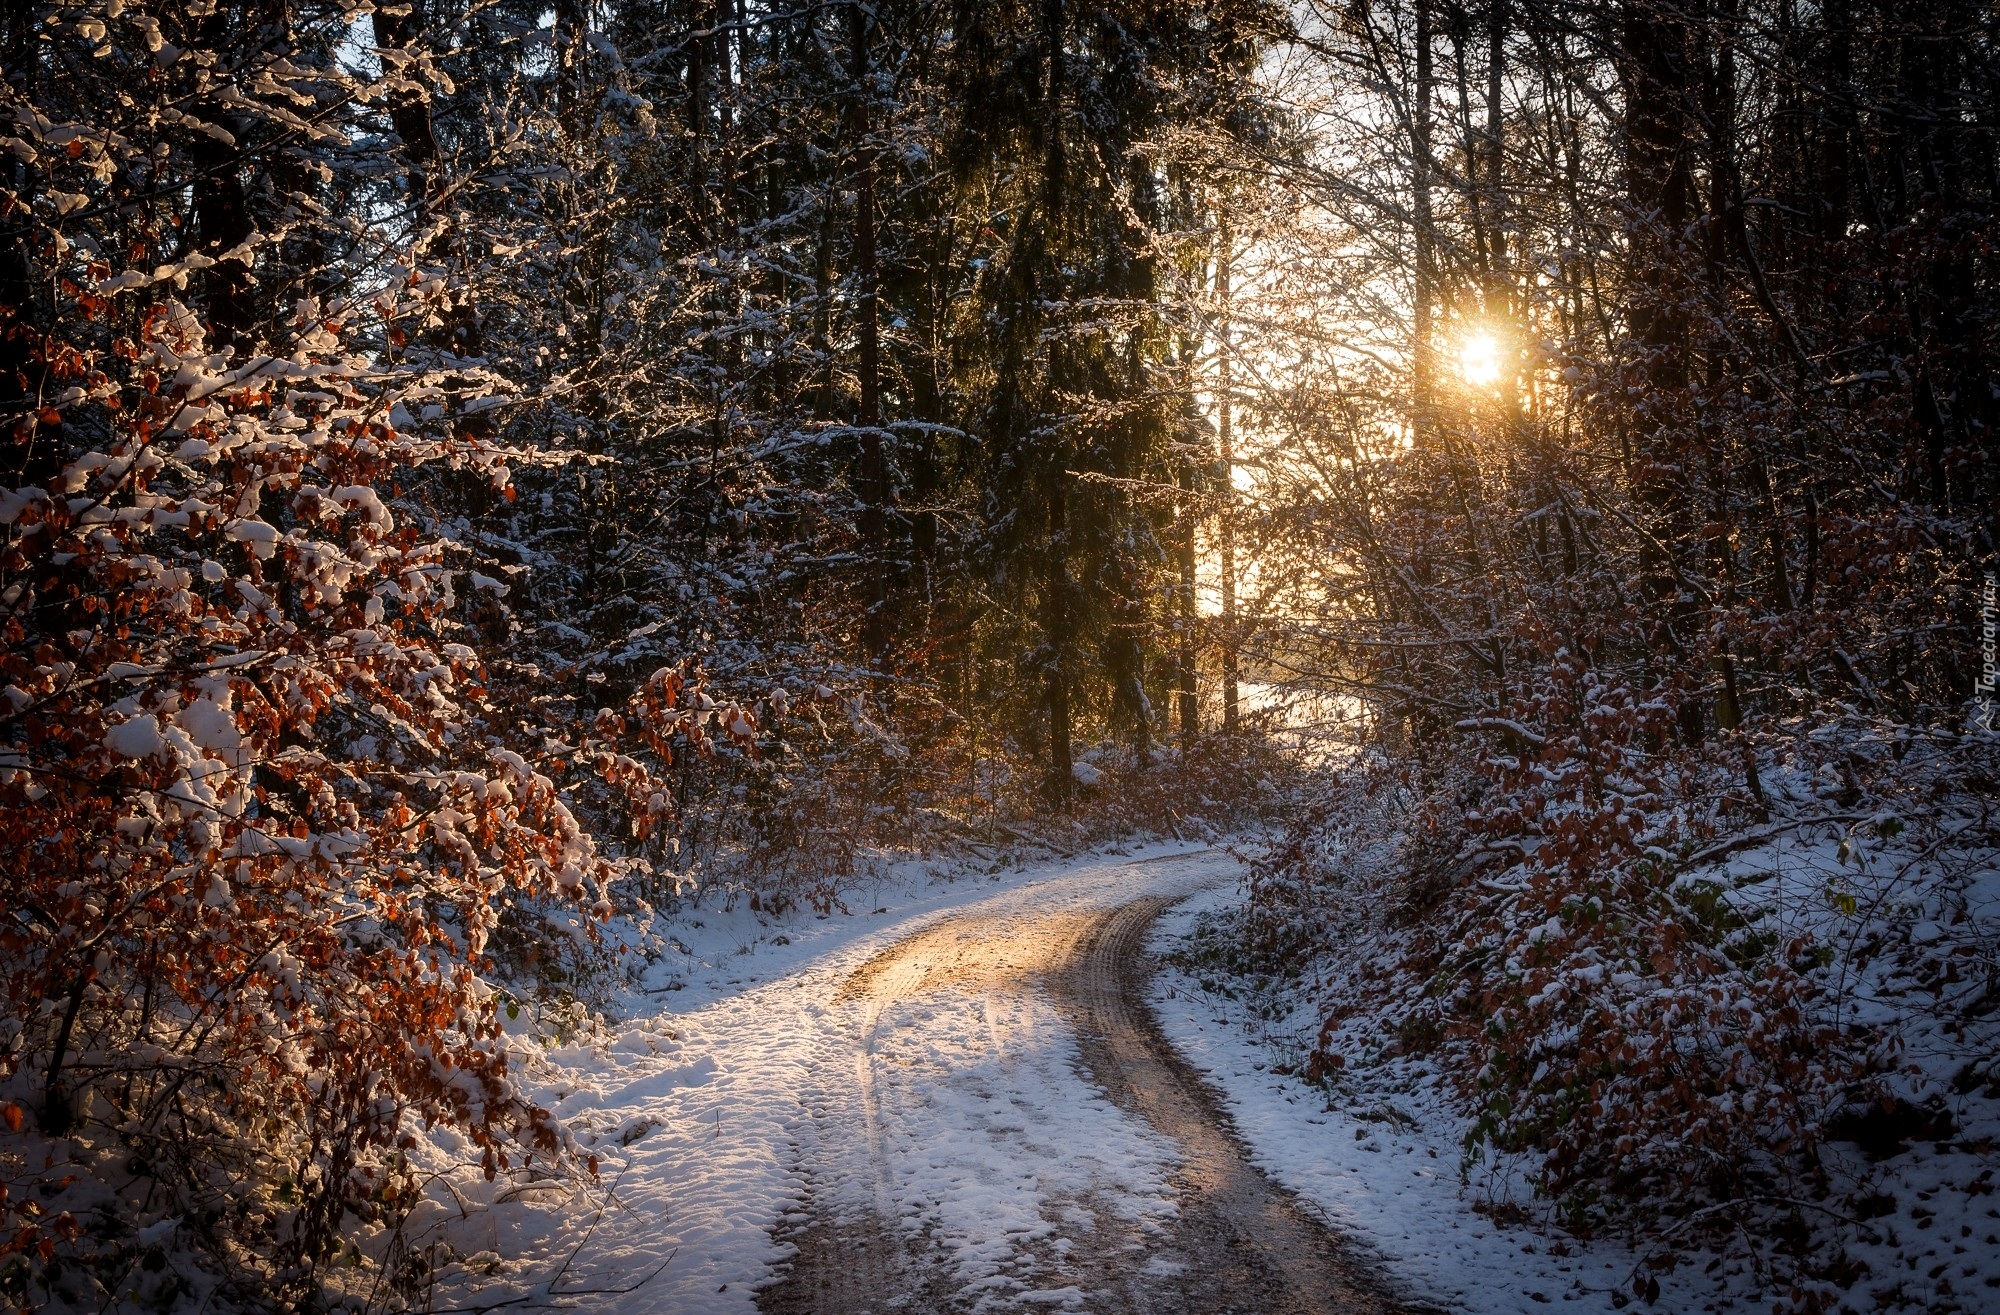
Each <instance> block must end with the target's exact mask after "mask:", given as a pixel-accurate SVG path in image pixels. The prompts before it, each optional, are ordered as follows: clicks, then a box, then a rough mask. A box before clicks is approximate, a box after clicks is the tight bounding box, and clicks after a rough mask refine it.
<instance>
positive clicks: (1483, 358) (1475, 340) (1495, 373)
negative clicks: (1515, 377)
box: [1458, 332, 1500, 388]
mask: <svg viewBox="0 0 2000 1315" xmlns="http://www.w3.org/2000/svg"><path fill="white" fill-rule="evenodd" d="M1458 373H1459V377H1460V378H1462V379H1464V380H1465V382H1467V383H1469V384H1471V385H1472V386H1473V387H1474V388H1490V387H1491V386H1492V385H1494V384H1496V383H1498V382H1500V343H1499V340H1498V339H1496V338H1495V337H1494V336H1493V335H1492V334H1490V333H1485V332H1475V333H1472V334H1469V335H1467V337H1466V339H1465V340H1464V341H1463V342H1461V343H1460V344H1459V347H1458Z"/></svg>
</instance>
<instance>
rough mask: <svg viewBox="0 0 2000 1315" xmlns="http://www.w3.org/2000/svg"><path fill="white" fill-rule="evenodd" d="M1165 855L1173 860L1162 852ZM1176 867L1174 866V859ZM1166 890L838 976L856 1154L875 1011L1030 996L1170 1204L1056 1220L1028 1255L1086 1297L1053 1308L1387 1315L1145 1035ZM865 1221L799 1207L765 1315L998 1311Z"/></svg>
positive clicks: (959, 923)
mask: <svg viewBox="0 0 2000 1315" xmlns="http://www.w3.org/2000/svg"><path fill="white" fill-rule="evenodd" d="M1176 857H1181V856H1176ZM1188 857H1192V856H1188ZM1187 893H1191V892H1184V893H1182V894H1180V895H1176V896H1149V897H1145V898H1141V899H1137V900H1134V901H1131V902H1130V903H1127V904H1124V905H1122V906H1119V907H1117V908H1114V909H1110V910H1107V911H1102V912H1097V913H1091V914H1075V913H1066V914H1051V915H1048V916H1045V917H1034V918H1001V917H967V918H954V919H947V920H945V921H944V922H941V923H938V924H935V925H933V926H932V927H929V928H927V929H925V930H923V931H920V932H918V933H916V934H914V935H912V936H910V937H908V938H906V939H904V940H903V941H900V942H898V943H897V944H895V945H893V946H891V947H890V948H889V949H887V950H885V951H883V952H882V953H881V954H879V955H877V956H875V958H873V959H871V960H869V961H868V962H867V963H865V964H863V965H862V966H861V967H860V968H858V969H857V970H855V972H854V973H853V975H852V976H851V977H850V978H849V979H848V981H847V982H846V983H845V985H844V986H843V987H842V988H841V991H840V994H839V996H838V997H837V1000H836V1003H846V1004H853V1005H858V1006H859V1017H860V1027H859V1036H858V1037H857V1040H858V1042H859V1045H858V1047H857V1059H856V1082H857V1085H858V1087H859V1091H860V1096H861V1106H862V1109H863V1111H864V1113H863V1118H864V1119H865V1120H867V1121H869V1123H870V1126H868V1127H867V1128H865V1129H863V1130H861V1131H863V1132H865V1133H866V1135H867V1136H868V1139H869V1146H870V1160H871V1163H872V1165H873V1167H874V1169H875V1170H876V1172H877V1173H878V1174H881V1175H882V1176H883V1179H884V1181H886V1167H885V1166H884V1163H883V1161H882V1158H881V1151H880V1129H879V1128H877V1127H875V1126H873V1120H875V1119H876V1118H877V1117H878V1115H877V1113H876V1110H875V1106H874V1097H873V1093H872V1078H871V1072H870V1065H871V1063H872V1056H873V1049H874V1043H875V1029H876V1026H877V1019H878V1018H879V1017H880V1015H881V1013H882V1011H883V1010H884V1009H885V1008H887V1007H888V1006H890V1005H892V1004H894V1003H896V1002H898V1001H902V1000H912V999H915V998H916V997H918V996H921V995H923V994H925V993H927V992H931V991H936V990H940V989H947V988H957V989H974V990H980V991H1037V990H1038V991H1041V992H1044V993H1046V995H1047V997H1048V998H1049V999H1050V1000H1052V1001H1053V1002H1054V1003H1055V1005H1056V1006H1057V1008H1058V1009H1059V1010H1060V1011H1061V1012H1062V1013H1063V1015H1064V1016H1065V1017H1066V1018H1067V1020H1068V1021H1069V1023H1070V1024H1071V1026H1072V1027H1073V1028H1074V1029H1075V1032H1076V1036H1077V1042H1078V1047H1079V1050H1080V1052H1081V1055H1082V1060H1083V1068H1084V1074H1085V1076H1087V1077H1088V1078H1089V1079H1090V1080H1091V1081H1092V1082H1094V1083H1095V1084H1096V1085H1097V1086H1098V1087H1099V1088H1101V1089H1102V1090H1103V1091H1104V1093H1105V1094H1106V1095H1108V1096H1109V1097H1110V1098H1111V1099H1112V1100H1113V1101H1114V1102H1115V1103H1116V1104H1117V1105H1118V1106H1120V1107H1121V1108H1123V1109H1124V1110H1126V1111H1127V1112H1128V1113H1131V1114H1134V1115H1137V1116H1138V1117H1140V1118H1142V1119H1143V1120H1145V1122H1146V1123H1147V1124H1149V1125H1150V1126H1151V1127H1152V1128H1154V1129H1155V1130H1157V1131H1158V1132H1160V1133H1162V1134H1164V1135H1165V1136H1166V1137H1168V1138H1171V1139H1172V1141H1173V1143H1174V1145H1175V1148H1176V1150H1177V1152H1178V1154H1179V1157H1180V1164H1179V1168H1178V1170H1177V1171H1176V1172H1175V1173H1174V1175H1173V1178H1172V1186H1173V1189H1174V1190H1175V1192H1176V1193H1177V1196H1178V1201H1177V1206H1178V1208H1177V1210H1176V1212H1175V1213H1174V1215H1173V1216H1172V1217H1171V1218H1170V1219H1168V1220H1167V1221H1166V1222H1165V1224H1164V1226H1163V1227H1157V1228H1152V1229H1123V1228H1109V1229H1107V1228H1104V1227H1102V1226H1101V1220H1102V1218H1103V1216H1102V1215H1101V1214H1100V1215H1099V1216H1098V1218H1099V1219H1100V1226H1099V1227H1096V1228H1091V1227H1088V1226H1083V1225H1079V1224H1077V1223H1075V1222H1074V1220H1075V1219H1076V1218H1079V1217H1087V1216H1088V1215H1089V1214H1090V1212H1089V1211H1087V1210H1084V1211H1056V1212H1053V1217H1052V1218H1051V1220H1050V1222H1051V1223H1053V1224H1055V1226H1056V1231H1057V1234H1058V1237H1059V1238H1060V1243H1059V1245H1057V1246H1054V1247H1051V1246H1048V1245H1047V1244H1043V1246H1042V1247H1040V1248H1038V1249H1042V1250H1047V1251H1049V1252H1050V1255H1051V1261H1052V1263H1053V1264H1054V1265H1056V1266H1057V1267H1059V1268H1060V1269H1061V1270H1062V1271H1064V1272H1065V1273H1066V1274H1067V1275H1068V1276H1069V1278H1070V1280H1071V1281H1072V1282H1074V1283H1075V1284H1076V1285H1077V1286H1078V1287H1080V1288H1082V1289H1083V1290H1084V1292H1085V1293H1086V1295H1085V1297H1084V1298H1083V1300H1082V1301H1081V1302H1080V1303H1076V1302H1072V1303H1070V1304H1069V1305H1068V1307H1067V1308H1068V1309H1072V1310H1074V1309H1083V1310H1088V1311H1094V1312H1106V1313H1107V1315H1113V1313H1115V1315H1377V1313H1382V1315H1386V1313H1387V1312H1392V1311H1402V1310H1404V1309H1406V1308H1405V1307H1404V1306H1402V1305H1401V1304H1399V1303H1398V1302H1396V1301H1395V1300H1393V1299H1392V1298H1390V1297H1389V1296H1387V1295H1386V1289H1385V1288H1384V1286H1383V1285H1382V1284H1381V1283H1380V1282H1379V1281H1378V1280H1376V1279H1374V1278H1373V1276H1372V1275H1371V1274H1370V1272H1369V1270H1368V1268H1367V1266H1366V1264H1365V1263H1364V1261H1363V1260H1362V1259H1361V1258H1360V1257H1358V1256H1356V1255H1355V1254H1353V1253H1352V1251H1351V1250H1350V1249H1349V1248H1347V1247H1346V1246H1345V1245H1344V1244H1343V1243H1342V1241H1341V1240H1340V1239H1339V1238H1338V1237H1336V1236H1335V1235H1333V1234H1331V1233H1329V1232H1328V1231H1327V1230H1326V1229H1325V1228H1324V1227H1322V1226H1321V1225H1320V1224H1319V1223H1318V1222H1317V1221H1316V1220H1314V1219H1313V1218H1311V1217H1310V1216H1309V1215H1308V1214H1307V1213H1306V1212H1305V1211H1304V1210H1303V1209H1301V1208H1300V1206H1299V1204H1298V1202H1297V1200H1296V1199H1295V1198H1294V1197H1293V1196H1292V1195H1291V1194H1290V1193H1288V1192H1286V1191H1285V1190H1284V1189H1282V1188H1280V1187H1278V1186H1277V1185H1276V1184H1274V1183H1272V1182H1271V1180H1270V1179H1268V1178H1266V1177H1265V1176H1264V1175H1263V1174H1262V1173H1261V1172H1259V1171H1258V1169H1257V1168H1256V1167H1255V1166H1254V1165H1252V1164H1251V1163H1250V1162H1249V1160H1248V1159H1247V1157H1246V1156H1245V1154H1244V1152H1243V1149H1242V1147H1241V1145H1240V1144H1239V1143H1238V1142H1237V1140H1236V1137H1235V1135H1234V1134H1233V1132H1232V1131H1231V1130H1230V1127H1229V1123H1228V1119H1227V1116H1226V1115H1225V1114H1224V1112H1223V1111H1222V1109H1221V1107H1220V1106H1219V1105H1218V1104H1217V1102H1216V1100H1215V1097H1214V1095H1213V1094H1212V1093H1211V1092H1210V1091H1209V1089H1208V1088H1207V1086H1206V1085H1205V1084H1204V1083H1203V1082H1202V1081H1201V1079H1200V1077H1199V1076H1198V1075H1197V1074H1196V1073H1195V1072H1194V1070H1193V1069H1192V1068H1190V1067H1189V1066H1188V1065H1187V1063H1186V1062H1185V1061H1183V1060H1182V1059H1181V1058H1180V1056H1179V1055H1178V1054H1177V1053H1176V1052H1175V1051H1174V1050H1173V1048H1172V1046H1171V1045H1170V1044H1169V1043H1168V1042H1167V1041H1166V1039H1165V1037H1164V1036H1162V1035H1161V1034H1160V1032H1159V1029H1158V1028H1157V1026H1156V1025H1155V1023H1154V1021H1153V1019H1152V1016H1151V1013H1150V1012H1149V1011H1148V1010H1147V1008H1146V1006H1145V1004H1144V1003H1143V1002H1144V998H1145V990H1146V985H1147V981H1148V978H1149V977H1150V975H1151V971H1152V970H1151V965H1150V964H1149V963H1148V962H1147V961H1146V956H1145V954H1144V946H1145V939H1146V933H1147V931H1148V930H1149V929H1150V928H1151V927H1152V925H1153V923H1154V921H1155V920H1156V919H1158V918H1159V916H1160V915H1161V914H1162V913H1163V912H1165V911H1166V910H1167V909H1168V908H1170V907H1172V905H1173V904H1174V903H1176V902H1177V900H1179V899H1183V898H1186V895H1187ZM873 1196H874V1199H875V1202H876V1207H875V1209H873V1210H868V1209H860V1208H849V1209H847V1210H845V1211H836V1210H834V1209H832V1208H830V1207H816V1208H815V1209H814V1210H813V1211H812V1212H811V1213H810V1215H809V1217H808V1219H807V1221H806V1222H805V1223H804V1224H802V1225H799V1226H796V1227H792V1228H790V1229H787V1230H781V1231H780V1233H779V1235H778V1236H779V1240H781V1241H784V1242H787V1243H790V1244H792V1245H793V1246H795V1247H796V1248H797V1253H796V1255H795V1256H794V1258H793V1259H792V1261H791V1262H790V1265H789V1268H788V1270H787V1271H786V1272H785V1273H784V1274H783V1276H782V1277H781V1278H780V1279H779V1280H778V1281H777V1282H776V1283H774V1284H772V1285H770V1286H768V1287H766V1288H765V1289H764V1290H763V1291H762V1292H761V1293H760V1294H759V1299H758V1306H759V1309H760V1310H761V1311H763V1312H765V1315H864V1313H868V1312H878V1313H880V1312H889V1311H900V1312H930V1311H936V1312H946V1311H971V1310H973V1309H974V1308H975V1306H978V1307H980V1308H982V1309H986V1308H996V1307H998V1308H1006V1307H1008V1306H1010V1305H1011V1304H1012V1303H1010V1302H1007V1301H1006V1300H1004V1299H1001V1300H997V1301H996V1300H995V1295H996V1294H993V1293H990V1292H989V1293H987V1294H986V1295H985V1299H984V1301H980V1302H976V1301H975V1300H974V1299H973V1295H972V1294H961V1293H959V1292H957V1291H955V1290H954V1289H955V1284H954V1283H953V1282H952V1278H951V1275H950V1272H949V1270H948V1268H947V1267H946V1266H945V1265H944V1264H943V1263H942V1259H943V1258H942V1256H941V1255H939V1254H938V1253H937V1250H936V1248H934V1247H933V1246H931V1245H930V1243H929V1241H928V1240H927V1239H926V1238H925V1237H924V1236H922V1235H921V1234H915V1235H913V1234H911V1233H910V1232H909V1231H908V1230H907V1229H904V1228H902V1227H900V1226H899V1225H898V1222H897V1221H895V1220H892V1219H889V1218H887V1217H885V1216H886V1214H887V1212H888V1210H889V1208H890V1207H889V1203H888V1200H887V1195H886V1192H885V1191H883V1190H880V1189H879V1188H877V1189H875V1190H874V1191H873Z"/></svg>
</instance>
